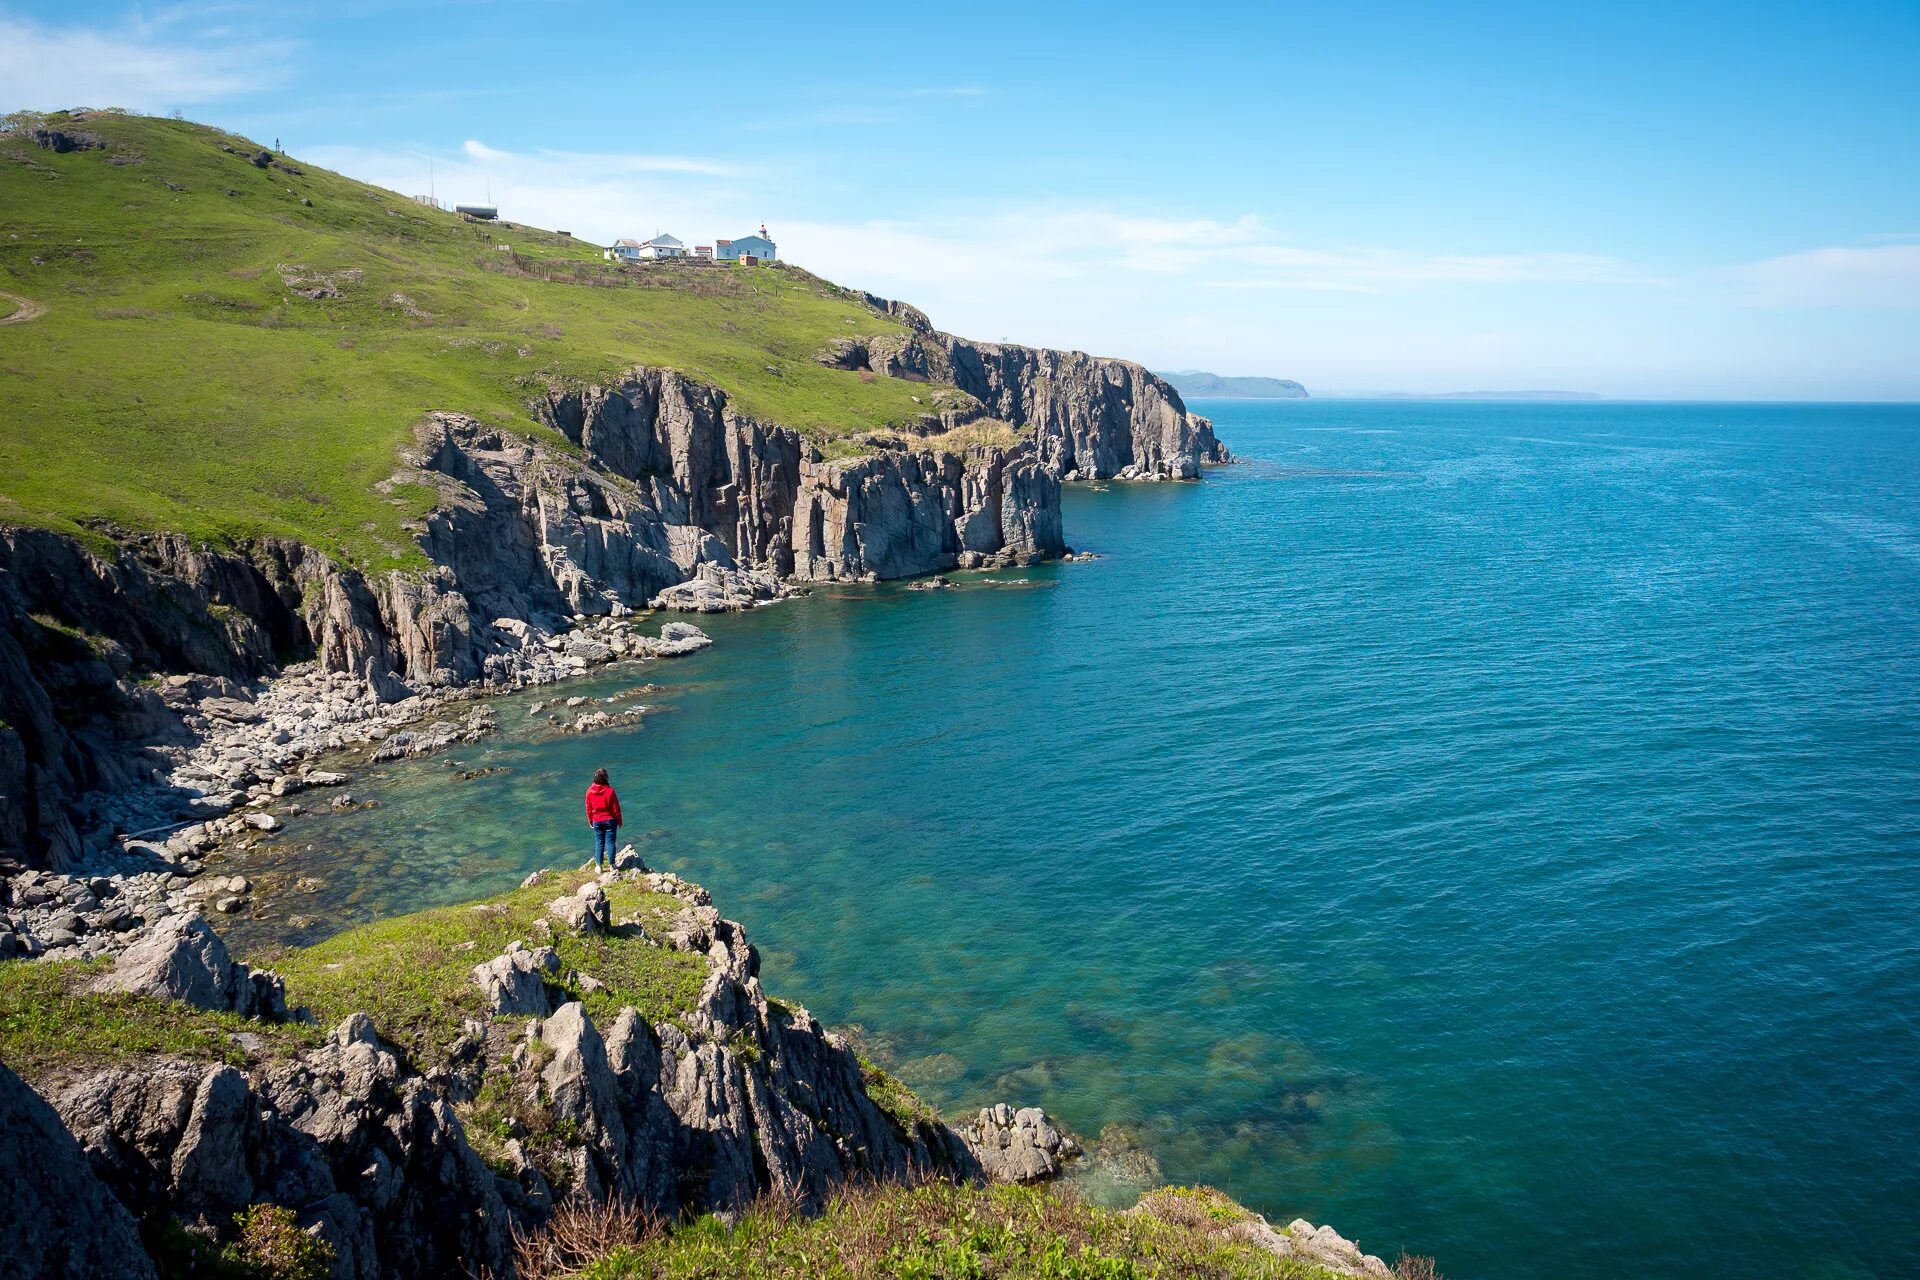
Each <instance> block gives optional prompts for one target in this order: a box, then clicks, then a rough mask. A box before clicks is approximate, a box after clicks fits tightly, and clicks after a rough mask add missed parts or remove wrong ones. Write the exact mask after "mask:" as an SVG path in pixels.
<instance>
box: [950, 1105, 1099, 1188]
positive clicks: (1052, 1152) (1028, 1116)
mask: <svg viewBox="0 0 1920 1280" xmlns="http://www.w3.org/2000/svg"><path fill="white" fill-rule="evenodd" d="M960 1140H961V1141H962V1142H964V1143H966V1144H967V1150H969V1151H971V1152H972V1153H973V1158H974V1159H975V1160H978V1161H979V1162H980V1168H981V1170H982V1171H983V1172H985V1173H986V1175H987V1176H988V1177H989V1178H991V1179H993V1180H994V1181H995V1182H1018V1183H1034V1182H1044V1181H1046V1180H1047V1179H1048V1178H1052V1177H1055V1176H1057V1175H1058V1174H1059V1172H1060V1168H1061V1164H1062V1162H1063V1161H1065V1160H1066V1159H1067V1158H1068V1157H1070V1156H1072V1155H1075V1154H1077V1153H1078V1148H1076V1147H1075V1146H1074V1143H1073V1140H1072V1139H1071V1138H1069V1137H1067V1136H1066V1135H1065V1134H1064V1133H1062V1132H1060V1130H1059V1129H1057V1128H1055V1127H1054V1126H1053V1124H1052V1122H1051V1121H1049V1120H1048V1119H1047V1117H1046V1113H1045V1112H1043V1111H1041V1110H1040V1108H1038V1107H1022V1108H1020V1110H1018V1111H1015V1110H1014V1109H1013V1108H1012V1107H1009V1106H1008V1105H1007V1104H1006V1103H1004V1102H1002V1103H998V1104H996V1105H994V1106H991V1107H982V1108H981V1109H980V1115H979V1117H978V1118H977V1119H975V1120H974V1122H973V1123H972V1124H969V1125H967V1126H966V1127H964V1128H962V1129H961V1130H960Z"/></svg>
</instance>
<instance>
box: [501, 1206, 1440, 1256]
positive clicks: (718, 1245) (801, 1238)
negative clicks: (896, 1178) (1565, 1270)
mask: <svg viewBox="0 0 1920 1280" xmlns="http://www.w3.org/2000/svg"><path fill="white" fill-rule="evenodd" d="M1257 1221H1258V1219H1257V1218H1256V1217H1255V1216H1254V1215H1253V1214H1251V1213H1249V1212H1248V1211H1247V1210H1246V1209H1244V1208H1242V1207H1241V1206H1239V1205H1237V1204H1235V1203H1234V1202H1233V1201H1232V1200H1229V1199H1228V1198H1227V1197H1225V1196H1223V1195H1221V1194H1220V1193H1218V1192H1216V1191H1212V1190H1209V1189H1207V1188H1194V1189H1181V1188H1167V1189H1164V1190H1162V1191H1160V1192H1157V1193H1155V1194H1154V1195H1152V1196H1149V1197H1148V1198H1147V1199H1145V1200H1143V1201H1142V1202H1141V1204H1140V1205H1139V1207H1138V1208H1136V1209H1134V1210H1132V1211H1129V1212H1119V1211H1115V1210H1109V1209H1102V1208H1098V1207H1096V1206H1094V1205H1091V1204H1088V1203H1087V1202H1086V1201H1084V1200H1082V1199H1080V1198H1079V1197H1078V1196H1076V1195H1074V1194H1073V1193H1072V1192H1071V1191H1070V1190H1067V1189H1063V1188H1057V1187H1021V1186H1007V1185H1001V1186H991V1187H979V1186H969V1185H963V1184H956V1183H951V1182H932V1183H924V1184H921V1185H918V1186H879V1187H853V1188H849V1189H847V1190H846V1191H844V1192H842V1193H841V1194H840V1195H838V1196H836V1197H834V1199H833V1200H832V1201H831V1202H830V1203H829V1204H828V1205H827V1206H826V1207H825V1209H824V1210H823V1211H822V1212H820V1213H818V1214H804V1213H800V1212H797V1211H796V1210H795V1209H794V1208H793V1207H792V1206H790V1205H783V1204H779V1203H771V1202H767V1203H762V1204H760V1205H757V1206H755V1207H754V1208H753V1209H751V1210H750V1211H748V1212H747V1213H745V1214H743V1215H741V1216H740V1217H739V1218H738V1219H737V1220H735V1221H733V1222H731V1223H729V1222H726V1221H723V1220H721V1219H720V1218H717V1217H713V1216H707V1217H702V1218H698V1219H695V1220H693V1221H691V1222H687V1223H682V1224H678V1225H672V1224H663V1223H660V1222H658V1221H656V1220H652V1219H649V1218H647V1217H645V1216H644V1215H641V1214H637V1213H633V1212H630V1211H629V1212H621V1211H620V1210H619V1209H618V1208H617V1207H614V1208H609V1207H606V1206H601V1207H596V1208H579V1209H563V1210H562V1211H560V1212H559V1213H557V1214H556V1215H555V1216H554V1219H553V1221H552V1222H551V1223H550V1224H549V1225H548V1226H547V1227H546V1228H545V1229H543V1230H541V1231H539V1232H537V1233H533V1234H530V1235H524V1236H522V1237H521V1238H520V1239H519V1241H518V1248H517V1250H516V1274H517V1275H518V1277H519V1280H985V1278H986V1277H993V1278H994V1280H1161V1278H1164V1280H1331V1278H1332V1277H1335V1276H1340V1275H1345V1274H1351V1273H1349V1272H1344V1271H1337V1270H1332V1269H1330V1268H1328V1267H1327V1266H1324V1265H1321V1264H1320V1263H1317V1262H1315V1261H1312V1260H1310V1259H1308V1258H1304V1257H1298V1256H1288V1255H1284V1254H1280V1253H1276V1252H1275V1251H1274V1250H1273V1249H1272V1248H1270V1247H1265V1246H1263V1245H1262V1244H1260V1243H1258V1242H1256V1241H1255V1240H1254V1239H1253V1238H1251V1237H1250V1236H1249V1234H1248V1233H1247V1232H1246V1231H1245V1230H1244V1226H1245V1224H1248V1223H1251V1222H1257ZM1262 1225H1264V1224H1262ZM1409 1262H1410V1263H1412V1264H1413V1267H1416V1268H1417V1266H1418V1265H1419V1264H1418V1262H1416V1261H1415V1260H1409ZM1411 1273H1412V1270H1411V1269H1409V1271H1408V1272H1407V1273H1406V1274H1411ZM1394 1274H1396V1275H1399V1274H1402V1273H1398V1272H1396V1273H1394Z"/></svg>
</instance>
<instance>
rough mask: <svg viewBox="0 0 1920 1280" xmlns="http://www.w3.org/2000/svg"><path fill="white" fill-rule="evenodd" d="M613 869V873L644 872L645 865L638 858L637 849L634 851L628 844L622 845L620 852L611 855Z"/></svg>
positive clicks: (638, 852) (642, 860)
mask: <svg viewBox="0 0 1920 1280" xmlns="http://www.w3.org/2000/svg"><path fill="white" fill-rule="evenodd" d="M613 869H614V870H615V871H639V872H644V871H646V870H647V864H646V862H645V860H644V859H642V858H641V857H640V851H639V850H638V849H635V848H634V847H633V846H632V845H630V844H629V845H622V846H621V847H620V852H618V853H616V854H614V855H613Z"/></svg>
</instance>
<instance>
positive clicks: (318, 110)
mask: <svg viewBox="0 0 1920 1280" xmlns="http://www.w3.org/2000/svg"><path fill="white" fill-rule="evenodd" d="M719 13H724V14H726V15H728V16H726V17H725V18H716V17H714V16H713V15H715V14H719ZM1916 67H1920V5H1917V4H1914V3H1912V0H1905V2H1904V3H1888V4H1864V3H1860V4H1855V3H1837V4H1826V5H1822V6H1814V5H1810V4H1795V5H1785V4H1765V3H1748V4H1741V5H1732V4H1729V5H1705V4H1686V3H1670V4H1663V5H1645V6H1639V5H1628V4H1614V5H1600V6H1556V5H1543V4H1539V3H1537V0H1536V2H1535V3H1530V4H1524V5H1521V4H1514V5H1501V4H1479V5H1474V4H1463V5H1456V6H1452V7H1447V6H1429V5H1410V4H1409V5H1369V4H1350V5H1345V6H1332V5H1325V4H1315V5H1282V4H1265V5H1256V4H1245V5H1239V4H1210V5H1209V4H1199V5H1187V6H1167V5H1152V6H1148V5H1129V4H1106V5H1091V4H1089V5H1043V4H1034V3H1027V4H1020V5H999V4H993V3H976V4H972V5H967V6H904V5H899V4H888V5H869V4H864V3H859V2H857V0H846V2H843V3H838V4H835V5H832V6H821V5H787V4H777V3H765V4H761V5H758V6H745V7H736V6H727V7H725V8H711V9H708V8H699V7H694V6H686V7H667V6H658V5H631V4H629V5H612V4H596V3H560V4H545V5H535V4H515V5H510V4H492V3H484V2H480V3H472V2H469V3H448V4H415V5H391V4H377V3H367V2H364V0H363V2H349V3H342V4H332V5H327V6H314V7H313V8H312V10H311V12H310V13H307V12H305V7H304V6H294V5H267V4H249V3H232V4H228V3H209V4H185V5H177V6H127V5H122V4H91V3H79V4H75V3H65V4H59V5H53V4H24V5H23V4H9V3H6V0H0V108H10V107H18V106H27V107H40V108H47V107H59V106H69V105H78V104H87V105H97V106H104V105H115V106H126V107H130V108H135V109H146V110H153V111H170V110H174V109H178V110H181V111H184V112H185V113H186V114H187V115H189V116H191V117H193V118H196V119H203V120H208V121H211V122H214V123H218V124H221V125H224V126H227V127H230V128H233V129H237V130H239V131H241V132H243V133H247V134H249V135H251V136H253V137H255V138H259V139H263V140H267V141H271V140H272V139H273V138H275V137H279V138H281V139H282V140H283V141H284V143H285V145H286V148H287V149H288V151H289V152H291V153H292V154H294V155H296V156H299V157H305V158H307V159H309V160H312V161H314V162H317V163H322V164H327V165H330V166H332V167H335V168H339V169H342V170H344V171H345V172H347V173H350V174H353V175H354V176H356V177H361V178H364V179H366V180H369V181H374V182H379V183H382V184H384V185H389V186H393V187H395V188H396V189H399V190H402V191H404V192H406V193H408V194H411V193H412V192H414V191H416V190H424V189H425V188H426V185H427V173H428V165H429V160H431V161H432V165H433V169H434V171H435V173H436V176H437V189H438V192H439V194H441V195H442V196H443V197H444V196H454V197H459V198H477V197H478V196H479V195H480V194H481V192H482V191H483V190H485V189H487V187H488V186H489V185H490V187H491V191H492V194H493V196H494V198H495V199H496V201H497V202H498V203H499V204H500V205H501V206H502V211H503V213H504V214H505V216H508V217H510V218H515V219H518V220H524V221H527V222H531V223H535V224H538V225H545V226H557V227H562V228H565V229H567V230H571V231H573V232H575V233H576V234H579V235H584V236H592V237H596V238H600V239H610V238H612V237H613V236H616V235H631V234H638V235H647V234H651V233H652V232H653V231H655V230H657V229H666V230H670V231H672V232H674V233H676V234H678V235H680V236H681V237H682V238H683V239H686V240H689V241H693V240H702V241H705V240H710V239H712V238H713V237H716V236H731V235H737V234H741V233H744V232H745V231H747V230H750V229H751V228H752V227H753V226H755V225H757V224H758V223H760V222H761V221H765V222H766V223H767V224H768V226H769V227H770V228H771V229H772V231H773V232H774V235H775V237H776V239H778V240H779V242H780V245H781V252H782V255H783V256H785V257H788V258H791V259H793V260H795V261H797V262H799V263H801V264H802V265H805V266H808V267H811V268H814V269H816V270H818V271H820V272H821V273H822V274H825V275H827V276H830V277H831V278H833V279H836V280H839V281H841V282H843V283H847V284H853V285H859V286H863V287H866V288H871V289H874V290H876V291H879V292H883V293H888V294H891V295H894V296H899V297H904V298H906V299H908V300H910V301H912V302H915V303H917V304H918V305H920V306H922V307H924V308H925V309H926V310H927V311H928V312H929V313H930V314H931V315H932V316H933V318H934V319H935V321H936V322H937V323H939V324H941V325H942V326H943V327H946V328H949V329H953V330H955V331H957V332H962V333H967V334H970V335H972V336H976V337H983V338H1001V337H1006V338H1012V339H1014V340H1018V341H1022V342H1032V343H1041V344H1047V345H1055V346H1069V347H1078V348H1083V349H1088V350H1093V351H1098V352H1100V353H1102V354H1110V355H1124V356H1128V357H1132V358H1135V359H1139V360H1142V361H1145V362H1147V363H1149V364H1152V365H1154V366H1156V367H1160V368H1174V367H1187V366H1198V367H1205V368H1211V369H1214V370H1216V371H1220V372H1226V373H1265V374H1272V375H1277V376H1286V377H1297V378H1300V379H1302V380H1303V381H1305V382H1306V383H1307V384H1308V385H1309V386H1310V387H1316V388H1321V389H1334V390H1338V389H1347V390H1406V389H1413V390H1423V389H1424V390H1453V389H1462V388H1480V387H1490V388H1519V387H1566V388H1573V389H1584V390H1595V391H1599V392H1602V393H1604V394H1608V395H1615V396H1643V397H1661V396H1702V397H1729V398H1759V399H1770V398H1847V399H1920V73H1916V71H1915V68H1916Z"/></svg>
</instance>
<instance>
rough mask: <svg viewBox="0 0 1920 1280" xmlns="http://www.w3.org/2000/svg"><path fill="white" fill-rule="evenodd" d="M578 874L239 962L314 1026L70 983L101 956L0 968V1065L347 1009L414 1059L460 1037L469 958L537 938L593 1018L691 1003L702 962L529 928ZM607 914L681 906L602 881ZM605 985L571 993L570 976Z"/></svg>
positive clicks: (154, 1046) (216, 1042) (89, 972)
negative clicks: (302, 1010) (262, 973)
mask: <svg viewBox="0 0 1920 1280" xmlns="http://www.w3.org/2000/svg"><path fill="white" fill-rule="evenodd" d="M586 879H587V873H585V872H568V873H564V874H561V875H555V876H549V877H547V879H545V880H544V881H542V882H541V883H540V884H537V885H534V886H532V887H530V888H526V889H515V890H513V891H512V892H510V893H505V894H501V895H500V896H499V897H495V898H488V899H486V900H485V901H483V902H477V903H471V904H466V905H462V906H454V907H439V908H435V909H433V910H429V911H421V912H417V913H415V914H413V915H406V916H396V917H393V918H392V919H389V920H380V921H376V922H374V923H372V924H367V925H361V926H360V927H358V928H356V929H349V930H347V931H346V932H345V933H341V934H337V935H335V936H334V937H332V938H329V939H327V940H326V941H325V942H322V943H319V944H317V945H315V946H312V947H306V948H301V949H297V950H288V951H283V952H279V953H277V954H274V955H270V956H249V957H247V958H248V959H249V960H250V961H252V962H253V963H254V964H255V965H256V966H257V967H262V968H265V967H271V968H272V969H273V970H274V971H275V972H276V973H278V974H280V975H281V976H282V977H283V978H285V979H286V982H287V1003H288V1004H289V1005H290V1006H301V1005H304V1006H306V1007H307V1008H309V1009H311V1010H312V1011H313V1015H314V1017H315V1019H316V1020H317V1023H318V1030H315V1029H313V1028H309V1027H304V1026H299V1025H287V1026H274V1025H272V1024H268V1023H261V1022H254V1021H250V1020H247V1019H244V1018H236V1017H233V1016H231V1015H227V1014H210V1013H203V1012H200V1011H198V1010H195V1009H190V1008H188V1007H187V1006H185V1005H181V1004H175V1003H172V1002H169V1001H164V1000H153V999H148V998H146V997H144V996H127V995H117V994H116V995H102V994H96V993H90V992H85V991H83V990H81V988H82V986H83V985H84V984H85V982H86V981H87V979H89V978H91V977H92V976H94V975H95V974H97V973H99V972H101V971H102V970H103V969H105V968H107V967H109V964H108V962H106V961H96V962H75V961H67V962H62V963H52V964H39V963H32V962H28V961H13V962H7V963H0V1061H5V1062H7V1063H9V1064H11V1065H12V1066H14V1067H15V1068H16V1069H18V1070H20V1071H22V1072H25V1073H27V1074H29V1075H32V1074H36V1073H37V1072H39V1071H41V1070H43V1069H49V1068H56V1067H64V1066H69V1065H74V1066H79V1065H86V1064H89V1063H100V1062H115V1061H123V1060H125V1059H126V1058H129V1057H140V1056H145V1055H149V1054H151V1055H154V1056H159V1057H179V1058H193V1059H202V1060H207V1061H224V1062H235V1063H239V1062H244V1061H246V1060H247V1058H248V1057H249V1054H248V1052H247V1051H246V1050H244V1049H242V1048H241V1047H239V1046H237V1045H235V1044H234V1043H233V1042H232V1041H231V1039H230V1038H229V1037H230V1034H231V1033H233V1032H236V1031H251V1032H254V1033H256V1034H258V1035H260V1036H261V1037H263V1038H264V1039H265V1041H266V1043H265V1044H264V1045H262V1046H261V1049H262V1051H264V1052H267V1053H269V1054H271V1053H275V1052H279V1051H281V1050H283V1049H296V1048H299V1047H301V1046H303V1045H307V1044H311V1043H313V1041H314V1039H315V1038H316V1037H317V1036H320V1035H323V1034H324V1033H325V1032H326V1031H327V1030H328V1029H329V1028H331V1027H333V1026H334V1025H335V1024H337V1023H338V1022H339V1021H340V1020H341V1019H343V1018H345V1017H346V1016H347V1015H348V1014H351V1013H366V1014H367V1015H369V1016H370V1017H372V1019H373V1021H374V1025H375V1026H376V1027H378V1028H379V1030H380V1034H381V1035H382V1036H383V1037H385V1038H386V1039H387V1040H388V1041H390V1042H391V1043H393V1044H395V1045H398V1046H399V1047H401V1048H403V1049H405V1050H406V1051H407V1052H408V1053H409V1054H410V1055H411V1056H412V1057H413V1058H414V1060H415V1061H416V1063H418V1064H420V1065H421V1066H423V1067H425V1066H428V1065H431V1064H433V1063H435V1062H436V1061H438V1060H439V1059H440V1057H441V1056H442V1054H443V1052H444V1051H445V1050H446V1049H447V1048H448V1047H449V1046H450V1045H452V1043H453V1042H454V1041H455V1040H456V1039H458V1038H459V1035H460V1024H461V1021H462V1020H463V1019H465V1018H470V1017H479V1016H482V1015H483V1014H484V1012H485V1006H484V1002H483V1000H482V998H481V993H480V989H479V988H478V987H477V986H475V985H474V984H473V983H472V981H471V980H470V979H469V974H470V973H471V972H472V970H473V966H474V965H476V964H479V963H480V962H481V961H483V960H490V959H492V958H493V957H494V956H496V955H499V954H500V952H502V951H503V950H505V949H506V945H507V943H509V942H512V941H514V940H515V939H519V940H521V941H523V942H525V943H526V944H527V945H529V946H537V945H540V944H541V943H542V942H546V941H550V942H551V945H552V946H553V947H554V949H555V950H556V951H558V952H559V953H560V958H561V960H562V961H564V962H565V966H566V969H565V973H564V975H563V980H562V982H561V983H560V985H562V986H565V987H566V988H567V989H568V990H569V991H571V992H572V994H573V995H574V997H575V998H577V999H580V1000H581V1001H582V1002H583V1003H585V1005H586V1007H587V1011H588V1012H589V1013H590V1014H592V1016H593V1018H594V1019H595V1021H597V1022H598V1023H600V1024H601V1025H602V1026H609V1025H611V1024H612V1022H613V1019H614V1017H615V1016H616V1015H617V1014H618V1013H619V1011H620V1010H621V1009H622V1008H623V1007H625V1006H627V1005H632V1006H633V1007H634V1008H636V1009H638V1010H639V1011H640V1013H641V1014H642V1015H643V1016H644V1017H645V1018H646V1019H647V1021H649V1022H661V1021H665V1020H667V1019H671V1018H674V1017H677V1016H679V1015H681V1014H683V1013H685V1012H686V1011H688V1010H689V1009H691V1008H692V1007H693V1004H694V1000H695V999H696V998H697V997H698V996H699V994H700V985H701V983H702V982H704V981H705V980H706V976H707V962H706V960H705V958H704V957H701V956H695V955H689V954H687V953H686V952H682V951H672V950H669V949H667V948H665V947H660V946H656V945H654V944H652V943H649V942H645V941H641V940H638V939H627V938H619V937H611V938H603V937H581V936H578V935H575V934H571V933H568V932H567V931H565V930H564V929H562V930H559V931H558V936H555V937H553V938H551V939H547V938H546V937H545V935H544V934H543V933H542V931H540V930H538V929H536V928H535V925H534V922H535V921H536V920H538V919H540V918H541V917H543V916H544V915H545V914H546V908H547V904H548V903H549V902H551V901H553V899H555V898H557V897H560V896H561V895H562V894H565V893H569V892H571V891H572V890H573V889H575V888H577V887H578V886H579V885H581V884H583V883H584V882H585V881H586ZM607 898H608V902H609V905H610V906H611V907H612V909H613V916H614V919H615V920H622V919H638V920H640V921H642V922H643V923H644V924H645V925H646V927H647V928H648V929H650V930H651V931H653V932H654V933H655V934H656V935H658V934H659V933H660V932H662V931H663V930H664V927H665V925H666V923H667V922H668V921H670V920H671V919H672V918H673V916H674V915H675V914H677V913H678V912H679V910H680V908H681V906H682V904H681V903H680V901H679V900H678V899H675V898H670V897H667V896H665V895H663V894H657V893H651V892H648V891H647V890H645V889H642V888H640V887H638V886H637V885H633V884H625V883H616V884H611V885H608V886H607ZM583 973H584V974H589V975H591V976H593V977H595V978H597V979H599V981H600V982H602V983H603V984H605V985H604V986H602V987H601V988H600V989H598V990H595V991H592V992H585V993H583V992H582V990H581V989H580V983H579V980H578V978H579V975H580V974H583Z"/></svg>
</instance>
